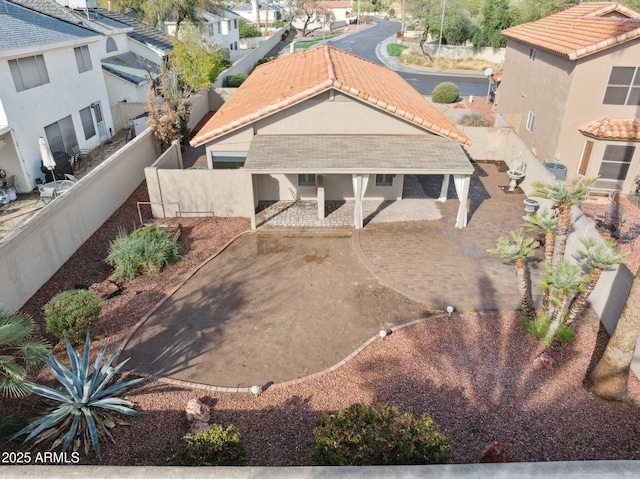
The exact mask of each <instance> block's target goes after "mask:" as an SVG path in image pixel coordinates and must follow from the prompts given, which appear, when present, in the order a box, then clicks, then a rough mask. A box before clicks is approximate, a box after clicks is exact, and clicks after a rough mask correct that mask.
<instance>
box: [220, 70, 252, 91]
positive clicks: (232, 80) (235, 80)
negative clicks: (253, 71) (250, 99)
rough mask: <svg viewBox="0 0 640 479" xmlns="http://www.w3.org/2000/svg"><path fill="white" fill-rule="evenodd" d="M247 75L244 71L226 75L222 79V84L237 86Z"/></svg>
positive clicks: (230, 86)
mask: <svg viewBox="0 0 640 479" xmlns="http://www.w3.org/2000/svg"><path fill="white" fill-rule="evenodd" d="M248 76H249V75H247V74H246V73H238V74H237V75H228V76H227V77H226V78H225V79H224V86H226V87H229V88H237V87H239V86H240V85H242V83H244V81H245V80H246V79H247V77H248Z"/></svg>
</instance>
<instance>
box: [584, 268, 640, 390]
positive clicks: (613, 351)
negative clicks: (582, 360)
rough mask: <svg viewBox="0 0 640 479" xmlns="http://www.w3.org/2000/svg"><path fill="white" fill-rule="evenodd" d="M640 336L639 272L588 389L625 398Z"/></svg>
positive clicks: (585, 382)
mask: <svg viewBox="0 0 640 479" xmlns="http://www.w3.org/2000/svg"><path fill="white" fill-rule="evenodd" d="M638 336H640V276H639V274H638V273H636V277H635V278H634V280H633V284H632V285H631V291H630V292H629V296H628V297H627V302H626V303H625V304H624V308H623V310H622V313H620V318H619V319H618V324H617V326H616V330H615V331H614V332H613V336H611V338H610V339H609V342H608V343H607V347H606V348H605V350H604V353H603V354H602V357H601V358H600V360H599V361H598V363H597V364H596V366H595V368H593V371H591V372H590V373H589V374H588V375H587V377H586V378H585V381H584V384H585V387H586V389H587V390H588V391H591V392H592V393H593V394H595V395H596V396H598V397H600V398H602V399H606V400H613V401H615V400H621V399H624V398H625V396H626V395H627V385H628V383H629V370H630V368H631V361H632V360H633V353H634V351H635V348H636V342H637V341H638Z"/></svg>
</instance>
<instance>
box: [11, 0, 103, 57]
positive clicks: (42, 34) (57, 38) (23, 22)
mask: <svg viewBox="0 0 640 479" xmlns="http://www.w3.org/2000/svg"><path fill="white" fill-rule="evenodd" d="M29 3H30V4H41V3H45V2H44V1H38V0H32V1H30V2H29ZM32 6H34V8H35V5H32ZM51 8H55V7H51ZM0 11H2V12H3V13H4V12H6V13H7V14H8V15H7V14H5V15H0V50H6V49H10V48H11V49H13V48H26V47H33V46H37V45H45V44H51V43H59V42H67V41H70V40H76V39H78V38H88V37H93V36H95V35H96V33H95V32H93V31H90V30H88V29H86V28H83V27H81V26H79V25H78V24H77V23H76V22H73V23H76V24H73V23H69V22H67V21H61V20H59V19H58V18H57V17H56V18H54V17H52V16H48V15H46V14H43V13H39V12H38V11H35V10H32V9H30V8H28V7H25V6H22V5H19V4H18V2H15V3H14V2H11V1H8V0H0Z"/></svg>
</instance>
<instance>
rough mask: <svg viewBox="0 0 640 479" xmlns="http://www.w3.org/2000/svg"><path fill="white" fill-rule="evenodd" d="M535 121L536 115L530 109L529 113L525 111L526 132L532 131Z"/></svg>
mask: <svg viewBox="0 0 640 479" xmlns="http://www.w3.org/2000/svg"><path fill="white" fill-rule="evenodd" d="M535 121H536V115H535V114H534V113H533V112H532V111H529V113H527V124H526V125H525V128H526V129H527V131H528V132H530V133H533V127H534V124H535Z"/></svg>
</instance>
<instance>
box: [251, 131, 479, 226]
mask: <svg viewBox="0 0 640 479" xmlns="http://www.w3.org/2000/svg"><path fill="white" fill-rule="evenodd" d="M283 152H286V153H283ZM291 152H293V154H292V153H291ZM244 170H245V172H247V173H249V174H250V175H251V183H252V186H253V187H252V188H251V191H252V195H253V198H252V200H253V202H254V203H255V204H257V203H258V201H259V200H260V199H262V198H261V196H260V190H261V177H265V176H272V175H315V187H314V188H313V189H312V191H311V197H309V196H308V194H309V193H307V197H306V198H304V199H305V200H307V202H308V201H312V202H315V204H316V205H317V217H318V219H319V220H323V219H324V218H325V216H326V210H327V208H326V206H327V201H335V200H339V199H342V200H345V201H347V200H349V203H350V204H351V205H352V206H351V207H352V208H353V222H352V223H351V224H352V225H353V226H354V227H355V228H357V229H360V228H362V227H363V225H364V218H365V215H364V210H363V201H365V199H366V198H367V194H366V193H367V188H368V187H369V186H370V185H371V184H372V183H373V182H374V181H375V178H376V175H392V176H393V178H394V180H393V181H400V182H403V181H404V175H443V181H442V185H441V193H440V197H439V198H438V200H439V201H442V202H444V201H446V200H447V190H448V188H449V182H450V178H451V176H453V181H454V184H455V189H456V193H457V196H458V198H459V199H460V205H459V207H458V211H457V216H456V223H455V226H456V227H457V228H464V227H465V226H466V225H467V214H468V209H467V200H468V195H469V185H470V180H471V175H472V174H473V171H474V169H473V165H472V164H471V162H470V161H469V159H468V158H467V155H466V154H465V152H464V150H463V149H462V146H461V145H460V144H458V143H456V142H452V141H450V140H448V139H445V138H441V137H438V136H435V135H433V136H432V135H376V136H370V135H255V136H254V137H253V140H252V142H251V147H250V148H249V151H248V153H247V158H246V161H245V165H244ZM345 176H348V177H350V180H351V181H350V183H351V188H350V191H342V192H340V190H339V187H338V186H336V185H338V183H339V181H340V180H338V178H339V179H341V180H342V181H341V183H342V184H343V185H344V177H345ZM398 187H399V189H400V191H402V184H399V185H396V188H398ZM328 191H330V192H331V193H330V194H329V195H327V192H328ZM292 193H295V192H292ZM336 193H340V194H341V195H342V198H336V197H335V195H336ZM298 195H299V193H298ZM372 198H373V199H376V197H375V196H373V197H372ZM279 199H283V198H279ZM292 199H300V196H296V197H295V198H292ZM378 199H379V198H378ZM251 228H252V230H255V229H256V214H255V212H253V214H252V216H251Z"/></svg>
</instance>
